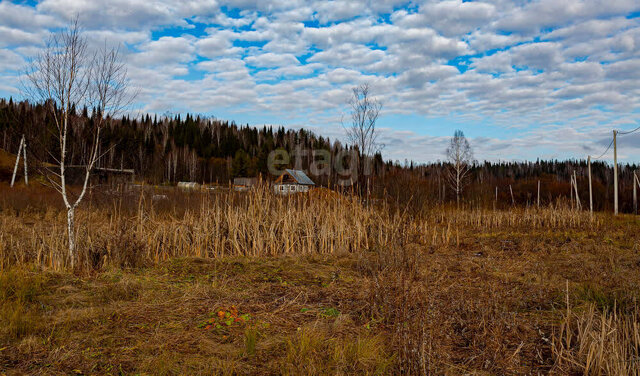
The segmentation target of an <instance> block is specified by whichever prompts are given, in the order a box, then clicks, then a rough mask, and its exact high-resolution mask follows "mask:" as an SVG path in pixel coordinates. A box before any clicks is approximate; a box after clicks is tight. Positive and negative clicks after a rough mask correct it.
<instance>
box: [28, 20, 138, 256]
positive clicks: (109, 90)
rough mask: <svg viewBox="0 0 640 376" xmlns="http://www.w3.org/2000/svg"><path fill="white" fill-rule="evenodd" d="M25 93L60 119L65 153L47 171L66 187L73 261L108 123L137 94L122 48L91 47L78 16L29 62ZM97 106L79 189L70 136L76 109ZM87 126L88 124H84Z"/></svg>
mask: <svg viewBox="0 0 640 376" xmlns="http://www.w3.org/2000/svg"><path fill="white" fill-rule="evenodd" d="M26 77H27V78H28V79H27V82H26V84H25V94H26V96H27V97H29V98H31V99H32V100H33V101H34V102H41V103H44V104H45V106H46V107H47V110H48V112H49V113H50V115H51V116H52V118H53V119H54V122H55V126H56V130H57V134H56V135H55V136H56V137H57V139H58V142H59V155H54V153H53V152H52V151H47V153H48V155H49V157H50V158H51V159H53V160H55V162H56V164H57V165H58V166H59V171H58V172H55V171H52V169H48V170H47V171H46V172H47V173H46V174H45V176H46V177H47V179H48V180H49V182H50V183H51V185H52V186H53V187H54V188H55V189H56V190H57V191H58V192H60V194H61V196H62V200H63V202H64V205H65V207H66V208H67V234H68V243H69V244H68V245H69V262H70V264H71V267H73V266H74V264H75V261H76V230H75V210H76V208H77V207H78V205H79V204H80V203H81V202H82V200H83V198H84V197H85V194H86V192H87V187H88V184H89V178H90V176H91V171H92V170H93V168H94V166H95V164H96V161H97V160H98V159H99V158H100V156H101V155H100V154H99V150H100V148H99V145H100V133H101V130H102V128H103V127H104V126H105V125H106V124H107V123H108V122H109V121H110V119H111V118H113V117H114V116H115V115H116V114H117V113H118V112H120V111H121V110H122V109H124V108H125V107H126V105H128V104H129V103H130V102H131V100H132V99H133V97H132V96H129V94H128V90H127V82H128V81H127V71H126V68H125V66H124V64H123V63H122V62H121V61H120V54H119V50H118V49H117V48H108V47H107V45H106V44H105V45H104V47H103V48H99V49H97V50H96V51H95V52H90V49H89V47H88V45H87V39H86V37H84V36H83V35H82V32H81V29H80V25H79V22H78V18H77V17H76V19H75V20H74V21H72V22H71V23H70V24H69V26H68V27H66V28H64V29H62V30H61V31H59V32H56V33H53V34H52V35H51V36H50V38H49V40H48V42H47V44H46V46H45V48H44V49H43V51H42V52H41V53H40V54H38V55H37V56H36V57H35V58H34V59H33V60H32V61H31V62H30V64H29V66H28V67H27V72H26ZM82 106H88V107H89V108H93V109H94V111H95V112H94V113H93V114H92V117H93V119H94V121H93V124H92V125H91V126H92V129H87V131H89V132H90V135H91V140H90V141H88V142H87V143H88V145H87V148H86V150H87V152H86V154H85V155H83V156H82V162H83V166H84V173H83V180H82V187H81V189H80V190H79V193H76V194H74V193H73V192H72V191H71V190H70V189H69V184H68V183H69V182H68V176H67V173H68V167H69V163H71V162H70V158H69V157H68V155H67V154H68V152H69V150H68V145H69V144H70V141H69V138H70V137H71V136H72V135H73V134H74V132H73V127H74V126H78V125H77V124H74V121H77V119H74V118H73V117H72V116H71V115H72V113H73V111H74V110H75V109H76V108H81V107H82ZM79 126H82V127H86V126H88V124H80V125H79Z"/></svg>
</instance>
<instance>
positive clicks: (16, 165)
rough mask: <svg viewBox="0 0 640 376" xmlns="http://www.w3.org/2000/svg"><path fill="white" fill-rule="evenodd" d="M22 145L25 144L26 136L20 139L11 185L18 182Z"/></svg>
mask: <svg viewBox="0 0 640 376" xmlns="http://www.w3.org/2000/svg"><path fill="white" fill-rule="evenodd" d="M22 145H24V136H22V138H21V139H20V146H19V147H18V153H17V154H16V164H15V166H14V167H13V176H12V177H11V187H13V184H14V183H15V182H16V174H17V173H18V165H19V164H20V154H21V153H22ZM26 166H27V164H26V161H25V168H26ZM25 172H26V170H25Z"/></svg>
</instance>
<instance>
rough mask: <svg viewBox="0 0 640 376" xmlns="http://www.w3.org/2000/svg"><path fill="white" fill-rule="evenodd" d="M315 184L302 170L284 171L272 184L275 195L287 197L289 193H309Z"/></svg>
mask: <svg viewBox="0 0 640 376" xmlns="http://www.w3.org/2000/svg"><path fill="white" fill-rule="evenodd" d="M315 185H316V183H314V182H313V180H311V179H310V178H309V177H308V176H307V174H305V173H304V171H302V170H291V169H286V170H284V172H283V173H282V175H280V176H279V177H278V179H276V181H275V183H274V184H273V189H274V191H275V193H277V194H281V195H287V194H291V193H299V192H309V190H310V189H312V188H313V187H314V186H315Z"/></svg>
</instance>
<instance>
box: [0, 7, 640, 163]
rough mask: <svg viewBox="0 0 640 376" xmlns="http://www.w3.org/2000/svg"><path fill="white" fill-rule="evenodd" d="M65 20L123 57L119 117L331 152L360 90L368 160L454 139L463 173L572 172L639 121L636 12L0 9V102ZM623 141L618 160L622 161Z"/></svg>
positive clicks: (429, 156)
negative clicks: (366, 101) (465, 157)
mask: <svg viewBox="0 0 640 376" xmlns="http://www.w3.org/2000/svg"><path fill="white" fill-rule="evenodd" d="M76 14H78V15H79V16H80V21H81V24H82V25H83V28H84V30H85V33H86V36H87V37H88V38H89V41H90V42H91V43H92V44H95V45H98V44H101V43H104V42H105V41H106V42H107V43H109V44H111V45H117V44H121V45H123V46H124V47H125V48H124V50H123V51H124V58H125V60H126V62H127V66H128V71H129V75H130V77H131V81H132V85H133V86H134V87H137V88H139V89H140V95H139V96H138V101H137V102H138V103H136V106H135V107H134V108H132V109H131V111H132V112H133V113H134V114H137V113H143V112H151V113H158V114H163V113H166V112H167V111H168V112H173V113H178V112H180V113H184V112H191V113H198V114H204V115H208V116H215V117H217V118H222V119H228V120H235V121H236V122H237V123H242V124H246V123H248V124H251V125H256V126H262V125H264V124H273V125H284V126H286V127H291V128H299V127H305V128H309V129H312V130H313V131H315V132H317V133H319V134H321V135H324V136H329V137H331V138H337V139H341V140H343V139H344V130H343V128H342V125H341V119H343V118H344V119H347V118H348V117H347V116H345V115H346V113H347V111H348V109H347V107H346V105H345V103H346V101H347V100H348V97H349V93H350V89H351V88H352V87H354V86H355V85H358V84H361V83H369V85H370V86H371V88H372V92H373V94H374V95H375V96H376V97H377V98H378V99H379V100H380V101H382V103H383V110H382V116H381V118H380V121H379V127H380V130H381V137H380V140H381V142H382V143H384V145H385V147H384V149H383V155H384V157H385V158H386V159H393V160H404V159H405V158H406V159H412V160H415V161H420V162H424V161H435V160H438V159H443V157H444V150H445V148H446V144H447V139H448V137H450V136H451V135H452V134H453V132H454V130H455V129H461V130H463V131H464V132H465V134H466V135H467V136H468V137H469V138H470V141H471V145H472V146H473V148H474V151H475V155H476V158H477V159H479V160H484V159H487V160H535V159H537V158H586V156H587V155H588V154H600V153H601V152H602V151H603V150H604V149H605V148H606V146H607V144H608V141H609V139H610V134H611V130H612V129H620V130H625V129H626V130H628V129H633V128H635V127H637V126H638V123H639V120H640V119H639V118H640V113H639V112H638V109H639V107H638V104H639V101H640V96H639V94H640V2H638V1H637V0H635V1H631V0H606V1H605V0H594V1H579V0H540V1H505V0H486V1H465V2H463V1H456V0H451V1H430V0H425V1H402V0H377V1H374V0H333V1H322V0H309V1H300V0H188V1H175V0H160V1H150V0H129V1H125V0H110V1H106V0H94V1H82V0H44V1H39V2H34V1H13V2H11V1H7V0H0V96H4V97H8V96H13V97H15V98H21V93H20V90H19V87H20V85H19V82H20V75H21V71H22V70H23V68H24V66H25V65H26V62H27V60H28V58H29V57H30V56H33V55H34V54H36V53H37V52H38V50H39V49H40V48H42V46H43V43H44V41H45V40H46V38H47V34H48V33H49V32H50V31H52V30H55V29H56V28H59V27H61V26H64V25H65V24H66V23H67V22H68V20H69V19H70V18H72V17H73V16H74V15H76ZM626 137H627V139H626V140H624V139H622V140H621V148H620V151H619V156H620V159H621V160H623V161H638V160H639V159H640V158H639V157H640V145H639V144H638V143H636V142H633V140H634V138H635V136H626ZM635 139H636V140H640V138H635ZM607 157H611V155H608V156H607Z"/></svg>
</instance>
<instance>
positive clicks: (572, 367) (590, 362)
mask: <svg viewBox="0 0 640 376" xmlns="http://www.w3.org/2000/svg"><path fill="white" fill-rule="evenodd" d="M639 314H640V309H638V307H634V309H633V311H632V312H631V313H625V312H621V311H618V310H616V309H613V310H612V311H599V310H598V309H597V308H596V307H595V305H593V304H590V305H589V306H587V307H586V308H585V309H584V310H580V311H574V310H572V309H571V308H567V311H566V313H565V314H564V318H563V321H562V324H561V325H560V328H559V331H558V333H556V336H555V337H554V341H553V354H554V357H555V359H556V366H557V369H558V371H560V372H561V373H568V374H583V375H619V376H625V375H629V376H637V375H640V328H639V326H638V325H639V324H640V320H639V318H640V316H639Z"/></svg>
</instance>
